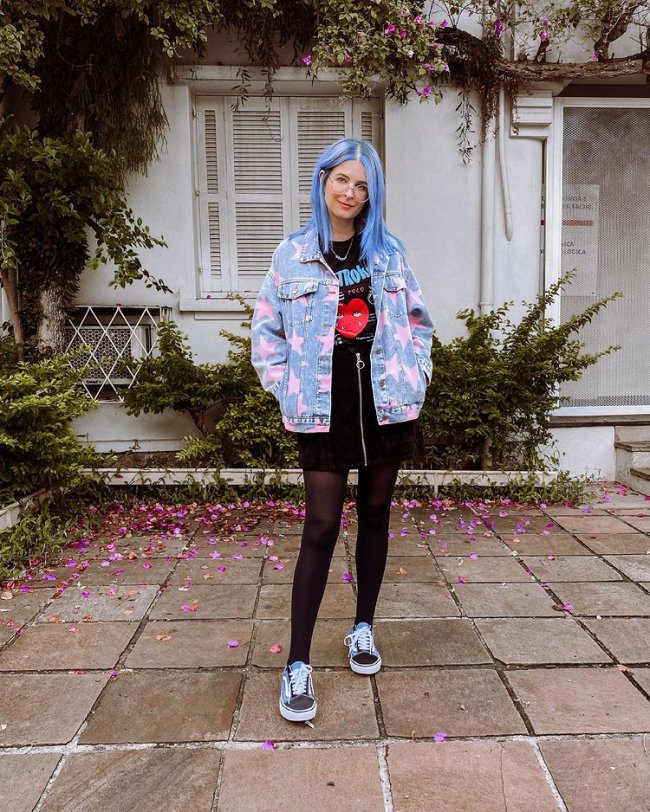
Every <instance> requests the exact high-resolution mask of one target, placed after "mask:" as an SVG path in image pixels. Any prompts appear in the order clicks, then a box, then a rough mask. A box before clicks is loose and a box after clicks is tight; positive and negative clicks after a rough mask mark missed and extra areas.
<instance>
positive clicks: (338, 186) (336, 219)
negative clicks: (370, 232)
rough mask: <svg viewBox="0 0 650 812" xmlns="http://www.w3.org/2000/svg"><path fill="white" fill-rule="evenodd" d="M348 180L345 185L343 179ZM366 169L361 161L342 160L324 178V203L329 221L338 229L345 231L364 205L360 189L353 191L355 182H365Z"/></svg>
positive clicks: (364, 201) (366, 180)
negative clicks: (360, 198)
mask: <svg viewBox="0 0 650 812" xmlns="http://www.w3.org/2000/svg"><path fill="white" fill-rule="evenodd" d="M346 179H347V181H348V183H347V186H345V185H344V180H346ZM367 182H368V178H367V177H366V170H365V168H364V166H363V164H362V163H361V161H343V163H341V164H338V166H335V167H334V168H333V169H332V170H331V171H330V173H329V175H328V176H327V179H326V180H325V205H326V206H327V211H328V212H329V216H330V223H331V224H332V226H333V227H334V228H335V229H336V228H338V229H339V230H340V229H342V230H344V231H347V230H349V229H350V226H351V225H353V224H354V219H355V217H356V216H357V215H358V214H359V213H360V212H361V210H362V209H363V208H364V206H365V205H366V203H367V201H366V200H363V199H362V200H359V196H361V197H362V198H363V193H362V191H361V190H358V191H356V192H355V188H357V184H363V185H364V186H365V184H367Z"/></svg>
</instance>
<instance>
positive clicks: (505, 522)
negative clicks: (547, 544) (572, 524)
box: [488, 514, 568, 538]
mask: <svg viewBox="0 0 650 812" xmlns="http://www.w3.org/2000/svg"><path fill="white" fill-rule="evenodd" d="M563 524H564V517H563V519H562V524H560V520H557V521H556V520H555V519H551V518H550V517H548V516H540V515H539V514H538V515H537V516H508V517H507V518H504V519H491V520H490V523H489V525H488V526H489V527H490V529H491V530H494V532H495V533H497V534H498V535H499V536H501V537H502V538H503V537H504V536H508V535H517V536H519V535H523V534H524V533H526V534H528V533H535V534H538V533H548V534H550V535H553V534H555V533H564V532H565V531H566V530H567V529H568V528H566V527H563V526H562V525H563Z"/></svg>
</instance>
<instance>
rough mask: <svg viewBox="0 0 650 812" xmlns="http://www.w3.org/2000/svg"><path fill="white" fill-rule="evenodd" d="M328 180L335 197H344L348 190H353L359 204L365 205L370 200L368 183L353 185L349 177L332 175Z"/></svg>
mask: <svg viewBox="0 0 650 812" xmlns="http://www.w3.org/2000/svg"><path fill="white" fill-rule="evenodd" d="M328 180H329V182H330V183H331V185H332V191H333V192H334V194H335V195H343V194H345V193H346V192H347V190H348V189H352V193H353V194H354V197H355V200H358V201H359V203H365V202H366V200H367V199H368V184H367V183H352V181H351V180H350V178H348V176H347V175H330V176H329V178H328Z"/></svg>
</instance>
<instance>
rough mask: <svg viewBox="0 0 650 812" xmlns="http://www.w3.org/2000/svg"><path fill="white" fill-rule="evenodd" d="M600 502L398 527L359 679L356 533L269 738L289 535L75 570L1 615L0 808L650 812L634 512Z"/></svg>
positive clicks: (638, 517) (645, 627)
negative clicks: (353, 663) (289, 710)
mask: <svg viewBox="0 0 650 812" xmlns="http://www.w3.org/2000/svg"><path fill="white" fill-rule="evenodd" d="M605 500H606V501H599V498H598V497H596V498H595V500H594V502H593V509H592V511H591V512H584V511H582V510H580V509H577V510H575V509H570V508H562V507H548V508H546V509H545V511H540V510H537V509H529V510H514V509H511V508H502V507H496V508H495V507H491V508H490V509H489V510H488V511H487V512H485V511H481V510H476V511H472V510H470V509H469V508H468V507H466V506H455V507H454V508H453V509H452V508H449V507H447V508H445V507H441V506H439V505H438V506H436V505H434V506H433V507H431V506H414V505H413V504H412V503H411V505H410V507H409V506H399V507H396V508H395V509H394V511H393V518H392V525H391V530H392V534H393V537H392V538H391V542H390V558H389V561H388V567H387V572H386V580H385V584H384V587H383V590H382V594H381V597H380V604H379V608H378V621H377V624H376V631H377V639H378V643H379V645H380V647H381V651H382V655H383V659H384V663H385V667H384V669H383V670H382V672H381V673H380V674H378V675H377V676H376V677H372V678H368V677H360V676H357V675H354V674H352V673H351V672H350V671H349V670H348V669H347V667H346V659H345V649H344V647H343V645H342V639H343V637H344V635H345V633H346V632H347V630H348V627H349V621H350V618H351V615H352V614H353V607H354V583H353V582H350V581H348V580H347V579H348V578H349V577H350V576H349V575H348V573H354V560H353V558H352V557H351V553H352V551H353V541H354V533H355V522H354V513H353V512H351V513H350V514H349V519H350V522H349V524H348V526H346V527H345V528H344V529H343V531H342V533H341V538H340V540H339V544H338V546H337V550H336V553H335V558H334V560H333V563H332V569H331V575H330V584H329V586H328V589H327V593H326V597H325V600H324V604H323V607H322V612H321V619H320V620H319V623H318V626H317V630H316V635H315V643H314V649H313V658H312V663H313V665H314V682H315V686H316V691H317V698H318V703H319V711H318V716H317V718H316V720H315V724H314V726H313V728H310V727H308V726H306V725H296V724H291V723H289V722H285V721H283V720H282V719H281V718H280V717H279V715H278V711H277V701H278V685H279V673H280V668H281V666H282V665H283V664H284V658H285V653H283V652H280V653H274V651H273V649H275V650H276V651H277V647H278V645H279V646H282V647H283V648H284V649H285V652H286V647H287V644H288V632H289V625H288V619H287V616H288V613H289V592H290V581H291V575H292V571H293V566H294V563H295V559H296V555H297V548H298V543H299V535H298V534H299V531H300V519H299V517H294V518H293V519H292V520H290V519H289V517H287V516H284V517H282V516H281V517H280V518H277V515H276V518H275V519H273V520H271V518H269V515H267V514H265V513H264V512H259V511H258V512H257V513H255V515H252V513H251V512H250V511H248V513H247V512H246V511H243V513H242V514H239V515H238V514H237V513H236V512H235V513H233V514H232V516H231V517H230V519H229V521H230V529H229V531H228V532H227V538H228V539H229V540H224V531H223V530H222V531H221V532H216V531H215V529H214V528H210V527H205V526H201V525H200V524H199V525H197V523H196V522H189V523H188V526H187V529H188V532H187V534H186V535H185V536H183V537H177V538H172V539H170V540H168V541H160V542H157V541H155V540H154V541H152V539H151V537H139V538H138V537H137V536H136V537H133V538H129V537H126V538H123V539H121V540H120V541H119V542H118V544H119V546H118V547H113V548H111V547H109V548H108V549H106V543H107V540H106V539H103V540H102V539H100V540H99V542H98V543H97V544H93V545H90V546H89V547H88V548H87V549H86V551H85V552H83V551H79V550H77V551H74V553H73V556H72V560H71V561H69V562H68V569H66V567H65V566H64V567H62V568H60V569H58V570H55V571H53V572H52V573H49V574H46V575H47V577H50V578H51V577H52V576H55V577H56V579H57V580H35V581H33V582H32V586H33V587H34V589H33V591H22V592H21V591H18V590H12V591H11V593H10V594H11V597H9V594H8V592H9V591H8V590H5V592H4V594H3V595H2V597H3V598H4V600H3V601H2V602H0V809H2V810H5V811H6V812H22V810H31V809H34V808H35V809H37V810H39V811H40V810H43V812H55V810H56V811H57V812H73V810H79V812H90V811H91V810H103V811H104V810H120V811H122V810H124V811H125V812H126V811H128V810H138V812H147V811H148V810H152V812H168V811H169V810H183V811H184V810H188V812H203V811H204V810H205V812H208V810H219V812H222V811H223V812H238V810H242V811H243V812H248V810H264V812H273V810H287V809H303V808H312V807H317V808H318V809H319V812H326V810H337V812H340V810H355V811H356V810H400V812H402V811H404V812H406V810H417V811H418V812H419V811H420V810H433V809H447V810H463V811H464V810H480V812H491V811H492V810H499V811H500V810H504V811H505V812H516V811H517V810H522V811H525V812H545V811H546V810H557V809H559V810H564V809H568V810H571V812H582V810H584V812H594V811H597V810H610V809H611V810H614V809H615V810H617V812H621V811H622V810H633V811H634V812H643V810H648V809H650V755H649V752H648V750H649V748H650V736H648V735H647V734H648V733H650V702H649V701H648V700H649V694H650V503H648V502H647V501H645V500H644V499H643V497H642V496H638V495H636V494H632V493H628V494H620V493H618V494H617V493H616V491H615V489H612V490H611V491H610V492H609V493H608V494H607V495H606V496H605ZM644 509H645V510H644ZM500 513H501V514H507V515H499V514H500ZM477 514H478V516H477ZM481 514H482V515H483V516H484V517H485V518H484V519H480V515H481ZM644 514H645V515H644ZM432 516H433V517H434V518H433V519H432V518H431V517H432ZM472 522H475V523H476V524H472ZM267 541H271V542H273V544H272V545H271V544H268V543H267ZM184 544H185V545H186V546H185V547H184ZM102 547H103V549H102ZM120 551H121V553H120V555H121V556H122V558H120V555H118V553H119V552H120ZM188 551H189V552H188ZM128 553H130V554H131V558H129V557H128ZM217 554H218V555H217ZM242 556H243V557H242ZM80 562H84V563H85V564H88V566H87V567H86V568H85V569H83V570H82V569H81V567H80V566H79V563H80ZM75 565H76V568H74V567H75ZM283 565H284V566H283ZM220 568H221V569H220ZM71 570H72V571H73V573H74V577H73V579H72V582H71V583H70V585H69V586H68V588H67V589H65V590H63V591H61V590H60V589H58V590H57V587H58V586H59V585H60V582H61V579H63V578H68V579H69V578H70V572H71ZM21 627H22V628H21ZM17 632H18V633H17Z"/></svg>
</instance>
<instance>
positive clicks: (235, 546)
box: [188, 534, 271, 558]
mask: <svg viewBox="0 0 650 812" xmlns="http://www.w3.org/2000/svg"><path fill="white" fill-rule="evenodd" d="M210 538H213V537H212V536H209V537H208V536H206V537H205V538H201V537H197V538H195V539H194V540H193V542H192V544H190V545H189V546H188V551H189V552H191V554H192V555H193V556H194V557H195V558H212V557H213V554H214V553H219V555H220V556H221V557H222V558H229V557H230V556H233V555H239V554H242V555H245V556H246V557H247V558H250V557H254V558H259V557H264V556H266V554H267V551H268V550H270V549H271V548H270V547H267V545H266V544H265V543H264V542H263V541H261V540H260V535H259V534H256V535H237V536H236V537H233V538H232V540H228V541H227V540H225V539H221V538H215V539H214V542H211V541H210Z"/></svg>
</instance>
